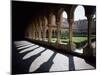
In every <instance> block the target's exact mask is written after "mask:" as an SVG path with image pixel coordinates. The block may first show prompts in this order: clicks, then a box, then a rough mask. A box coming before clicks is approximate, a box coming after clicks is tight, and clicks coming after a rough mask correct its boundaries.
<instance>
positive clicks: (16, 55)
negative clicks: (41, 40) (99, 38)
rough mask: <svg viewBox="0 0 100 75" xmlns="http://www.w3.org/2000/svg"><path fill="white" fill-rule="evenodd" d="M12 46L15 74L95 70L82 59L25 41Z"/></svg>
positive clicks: (16, 42)
mask: <svg viewBox="0 0 100 75" xmlns="http://www.w3.org/2000/svg"><path fill="white" fill-rule="evenodd" d="M12 45H13V46H12V47H13V50H12V64H13V65H12V70H13V71H12V72H13V73H16V74H18V73H20V74H23V73H32V72H35V73H37V72H38V73H40V72H53V71H74V70H87V69H95V67H93V66H92V65H90V64H89V63H87V62H86V61H85V60H84V59H83V58H80V57H77V56H72V55H68V54H67V55H64V54H61V53H58V52H57V51H55V50H51V49H48V48H45V47H43V46H40V45H37V44H35V43H31V42H29V41H26V40H21V41H15V42H14V43H13V44H12Z"/></svg>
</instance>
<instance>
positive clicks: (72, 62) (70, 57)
mask: <svg viewBox="0 0 100 75" xmlns="http://www.w3.org/2000/svg"><path fill="white" fill-rule="evenodd" d="M67 56H68V58H69V71H75V64H74V59H73V56H72V55H67Z"/></svg>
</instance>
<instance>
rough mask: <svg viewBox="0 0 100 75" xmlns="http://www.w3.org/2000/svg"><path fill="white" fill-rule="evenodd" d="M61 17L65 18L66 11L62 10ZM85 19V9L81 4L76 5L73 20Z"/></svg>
mask: <svg viewBox="0 0 100 75" xmlns="http://www.w3.org/2000/svg"><path fill="white" fill-rule="evenodd" d="M63 17H64V18H67V15H66V12H63ZM81 19H87V18H86V17H85V10H84V7H83V6H77V7H76V9H75V12H74V20H75V21H76V20H81Z"/></svg>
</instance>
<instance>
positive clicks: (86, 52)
mask: <svg viewBox="0 0 100 75" xmlns="http://www.w3.org/2000/svg"><path fill="white" fill-rule="evenodd" d="M83 55H84V56H85V57H87V58H88V57H92V56H93V47H92V45H91V44H88V45H87V46H86V47H85V48H83Z"/></svg>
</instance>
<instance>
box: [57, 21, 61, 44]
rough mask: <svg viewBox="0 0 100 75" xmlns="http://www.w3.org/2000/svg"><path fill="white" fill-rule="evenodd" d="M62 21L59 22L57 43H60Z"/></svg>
mask: <svg viewBox="0 0 100 75" xmlns="http://www.w3.org/2000/svg"><path fill="white" fill-rule="evenodd" d="M60 24H61V23H60V22H57V41H56V44H60V35H61V33H60Z"/></svg>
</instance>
